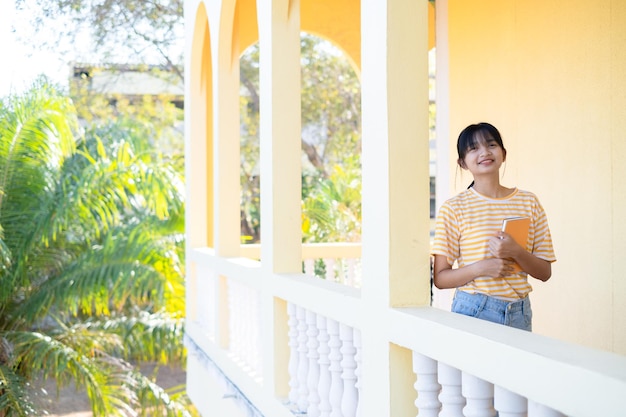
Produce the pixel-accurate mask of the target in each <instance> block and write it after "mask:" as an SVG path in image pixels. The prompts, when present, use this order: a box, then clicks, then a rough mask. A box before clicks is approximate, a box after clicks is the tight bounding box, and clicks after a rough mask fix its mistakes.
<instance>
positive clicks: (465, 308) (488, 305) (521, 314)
mask: <svg viewBox="0 0 626 417" xmlns="http://www.w3.org/2000/svg"><path fill="white" fill-rule="evenodd" d="M452 312H454V313H459V314H463V315H466V316H470V317H476V318H478V319H482V320H487V321H491V322H494V323H499V324H504V325H505V326H510V327H515V328H518V329H522V330H528V331H529V332H530V331H532V319H533V312H532V309H531V308H530V298H528V297H526V298H523V299H521V300H517V301H506V300H500V299H499V298H494V297H490V296H488V295H484V294H469V293H466V292H464V291H459V290H457V291H456V292H455V294H454V300H453V301H452Z"/></svg>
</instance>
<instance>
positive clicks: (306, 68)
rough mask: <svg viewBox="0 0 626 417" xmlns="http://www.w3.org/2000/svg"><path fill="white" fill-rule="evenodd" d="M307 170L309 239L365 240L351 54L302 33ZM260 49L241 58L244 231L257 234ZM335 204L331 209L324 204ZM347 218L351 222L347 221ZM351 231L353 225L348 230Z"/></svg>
mask: <svg viewBox="0 0 626 417" xmlns="http://www.w3.org/2000/svg"><path fill="white" fill-rule="evenodd" d="M300 45H301V67H302V91H301V97H302V98H301V100H302V112H301V113H302V137H301V145H302V151H303V156H304V158H303V160H304V161H305V164H304V165H303V170H302V198H303V204H304V206H303V216H304V218H303V232H304V239H305V241H317V242H322V241H323V242H329V241H345V240H346V239H347V240H350V241H358V240H360V238H359V236H360V212H361V209H360V201H361V199H360V187H361V186H360V184H361V183H360V175H361V164H360V155H361V104H360V103H361V87H360V82H359V80H358V78H357V76H356V73H355V72H354V69H353V68H352V66H351V64H350V62H349V60H348V59H347V57H346V56H345V55H344V54H343V53H342V52H341V51H339V50H338V49H337V48H335V47H334V46H333V45H332V44H331V43H330V42H328V41H325V40H323V39H320V38H318V37H316V36H313V35H310V34H306V33H303V34H302V36H301V42H300ZM258 65H259V47H258V44H255V45H253V46H251V47H250V48H248V49H247V50H246V51H245V53H244V54H243V55H242V57H241V60H240V82H241V91H242V93H241V96H240V114H241V125H242V129H241V132H242V133H241V154H242V156H241V159H242V160H241V187H242V213H241V218H242V220H241V223H242V235H244V236H247V237H248V239H249V240H251V241H253V242H256V241H258V238H259V230H260V219H259V204H260V188H259V178H258V174H259V172H258V171H259V169H258V161H259V107H260V105H259V99H260V98H259V97H260V96H259V66H258ZM331 207H333V209H332V210H333V213H331V212H323V210H322V209H323V208H326V209H330V208H331ZM348 219H352V220H350V221H348ZM350 228H354V229H352V230H349V229H350Z"/></svg>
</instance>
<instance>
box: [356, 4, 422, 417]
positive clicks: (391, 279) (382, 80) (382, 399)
mask: <svg viewBox="0 0 626 417" xmlns="http://www.w3.org/2000/svg"><path fill="white" fill-rule="evenodd" d="M361 13H362V15H361V22H362V26H361V27H362V42H363V43H362V47H361V48H362V97H363V99H362V100H363V105H362V109H363V156H362V162H363V255H362V259H363V286H362V297H363V301H364V303H365V305H366V306H367V308H366V309H365V314H366V317H364V320H363V323H364V324H363V329H362V340H363V374H366V375H368V378H367V379H366V380H364V381H363V387H362V392H361V393H362V396H361V398H360V401H361V402H362V403H361V404H360V405H359V407H361V409H365V410H368V414H370V415H376V416H389V415H391V414H392V409H391V399H392V398H391V391H394V396H393V404H394V407H393V416H394V417H397V416H400V417H402V416H409V415H415V407H414V405H413V401H415V393H413V392H410V391H409V390H398V391H395V389H396V388H397V387H399V386H401V385H402V384H404V383H405V382H406V379H407V376H406V369H412V365H411V355H409V354H408V353H407V352H405V351H404V350H402V349H392V348H391V347H390V342H389V340H388V339H386V338H385V337H384V335H385V334H386V326H387V325H388V323H385V321H384V319H382V318H384V317H385V313H386V312H387V310H388V309H389V308H390V307H402V306H420V305H429V303H430V263H429V172H428V1H427V0H363V2H362V3H361Z"/></svg>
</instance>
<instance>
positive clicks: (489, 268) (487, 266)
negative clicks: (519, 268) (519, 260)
mask: <svg viewBox="0 0 626 417" xmlns="http://www.w3.org/2000/svg"><path fill="white" fill-rule="evenodd" d="M514 265H515V262H513V261H511V260H509V259H502V258H490V259H483V260H482V261H478V262H476V266H479V267H480V269H481V271H482V272H481V274H480V276H483V277H484V276H487V277H491V278H504V277H508V276H511V275H512V274H513V273H514V272H515V269H514V267H513V266H514Z"/></svg>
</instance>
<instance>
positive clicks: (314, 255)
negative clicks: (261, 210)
mask: <svg viewBox="0 0 626 417" xmlns="http://www.w3.org/2000/svg"><path fill="white" fill-rule="evenodd" d="M241 256H242V257H244V258H248V259H255V260H258V259H260V258H261V246H260V245H258V244H247V245H242V246H241ZM302 259H303V261H302V263H303V273H304V274H306V275H310V276H313V277H317V278H322V279H326V280H328V281H331V282H337V283H339V284H343V285H347V286H349V287H354V288H360V287H361V244H360V243H305V244H303V245H302Z"/></svg>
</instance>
